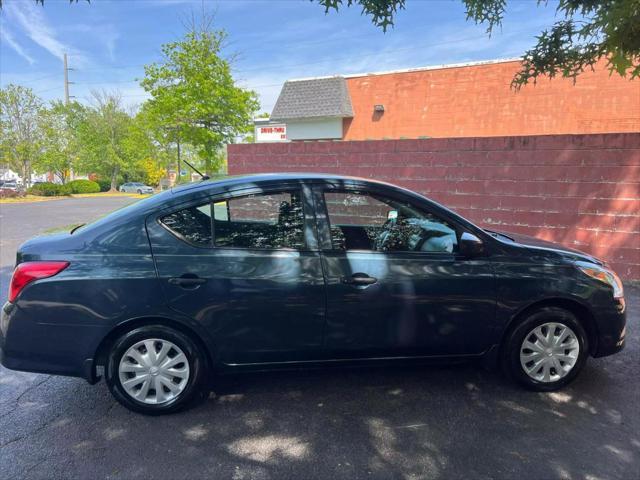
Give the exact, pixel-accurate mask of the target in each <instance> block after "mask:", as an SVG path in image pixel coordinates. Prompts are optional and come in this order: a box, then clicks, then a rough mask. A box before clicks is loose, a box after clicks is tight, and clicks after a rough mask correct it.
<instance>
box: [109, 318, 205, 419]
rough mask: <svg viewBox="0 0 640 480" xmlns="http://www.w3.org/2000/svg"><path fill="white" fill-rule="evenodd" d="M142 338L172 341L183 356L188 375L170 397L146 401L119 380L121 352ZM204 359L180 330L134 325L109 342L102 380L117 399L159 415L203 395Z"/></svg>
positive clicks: (181, 408)
mask: <svg viewBox="0 0 640 480" xmlns="http://www.w3.org/2000/svg"><path fill="white" fill-rule="evenodd" d="M146 339H160V340H167V341H169V342H171V343H173V344H174V345H176V346H177V347H178V348H180V350H182V352H183V353H184V355H185V356H186V357H187V361H188V368H189V378H188V380H187V384H186V386H185V387H184V389H183V390H182V392H180V393H179V394H178V395H176V396H175V397H174V398H173V399H171V400H169V401H167V402H166V403H161V404H148V403H144V402H142V401H139V400H137V399H135V398H133V397H132V396H131V395H129V394H128V393H127V392H126V390H125V388H124V387H123V386H122V383H121V381H120V375H119V372H118V367H119V365H120V361H121V359H122V357H123V355H124V354H125V353H126V352H127V350H129V348H130V347H132V346H133V345H135V344H136V343H138V342H140V341H142V340H146ZM206 370H207V362H206V356H205V354H204V352H202V350H201V349H200V348H199V347H198V345H197V344H196V343H195V342H194V341H193V340H192V339H191V338H190V337H189V336H188V335H185V334H184V333H182V332H180V331H177V330H174V329H173V328H170V327H167V326H164V325H146V326H142V327H138V328H135V329H133V330H131V331H129V332H127V333H125V334H124V335H122V336H121V337H120V338H118V339H117V340H116V341H115V342H114V343H113V345H112V347H111V351H110V352H109V356H108V359H107V364H106V367H105V380H106V382H107V385H108V386H109V390H110V391H111V393H112V394H113V396H114V397H115V398H116V400H117V401H118V402H120V403H121V404H122V405H124V406H125V407H127V408H128V409H129V410H133V411H134V412H138V413H143V414H145V415H163V414H169V413H175V412H178V411H180V410H183V409H185V408H188V407H189V406H191V405H192V404H193V403H195V402H196V401H197V400H199V399H202V398H204V396H205V394H206V391H205V390H206V389H205V386H206V385H207V382H206V375H207V372H206Z"/></svg>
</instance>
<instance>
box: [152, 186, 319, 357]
mask: <svg viewBox="0 0 640 480" xmlns="http://www.w3.org/2000/svg"><path fill="white" fill-rule="evenodd" d="M310 195H311V194H310V191H309V189H308V188H307V187H305V186H303V185H299V184H298V185H296V186H284V187H279V188H277V187H274V188H259V189H258V188H253V189H244V190H241V191H235V192H231V193H227V194H224V195H220V196H214V197H212V198H209V199H207V200H205V201H203V200H200V201H198V202H194V203H191V204H187V205H183V206H180V207H179V208H174V209H173V210H171V211H166V212H163V213H162V214H161V215H158V216H156V217H154V218H152V219H149V220H148V221H147V228H148V231H149V235H150V239H151V242H152V248H153V255H154V259H155V262H156V268H157V272H158V276H159V278H160V280H161V284H162V289H163V292H162V293H163V295H164V296H165V298H166V300H167V302H168V304H169V305H170V307H171V308H172V309H174V310H176V311H177V312H180V313H182V314H185V315H188V316H189V317H191V318H193V319H194V320H195V321H197V322H199V323H200V324H201V325H203V326H204V327H205V328H206V329H207V331H208V333H209V334H210V335H209V336H210V338H212V339H213V341H214V343H215V349H216V352H217V355H218V358H219V359H220V360H221V361H222V362H223V363H227V364H248V363H264V362H288V361H296V360H313V359H318V358H320V355H321V347H322V335H323V327H324V310H325V297H324V279H323V275H322V265H321V259H320V254H319V252H318V248H317V239H316V236H315V225H314V222H313V211H312V209H311V204H310V201H311V197H310Z"/></svg>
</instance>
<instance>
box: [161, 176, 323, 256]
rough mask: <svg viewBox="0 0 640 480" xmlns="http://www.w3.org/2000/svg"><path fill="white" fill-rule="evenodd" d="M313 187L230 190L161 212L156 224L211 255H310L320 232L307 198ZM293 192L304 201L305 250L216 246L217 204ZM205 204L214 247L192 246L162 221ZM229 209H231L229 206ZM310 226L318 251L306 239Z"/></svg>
mask: <svg viewBox="0 0 640 480" xmlns="http://www.w3.org/2000/svg"><path fill="white" fill-rule="evenodd" d="M309 189H310V186H309V185H305V184H296V185H291V184H288V185H280V186H276V185H274V186H268V187H264V188H256V187H253V186H252V187H249V188H247V187H244V188H240V189H237V190H230V191H226V192H220V193H216V194H213V195H207V196H203V197H202V198H200V199H199V200H198V201H195V200H190V201H188V202H184V203H182V204H180V205H178V206H176V207H174V208H171V209H167V210H166V211H162V212H160V213H158V214H156V215H155V220H156V223H158V224H159V225H160V226H161V227H162V228H164V229H165V230H167V231H168V232H169V233H170V234H171V235H173V236H174V237H175V238H176V239H178V240H180V241H181V242H183V243H185V244H187V245H189V246H190V247H194V248H199V249H202V250H209V251H213V250H242V251H250V252H287V253H293V252H297V253H308V252H314V251H317V250H318V247H317V231H316V227H315V212H314V210H313V203H311V202H309V201H308V197H307V196H308V195H310V191H309ZM293 191H298V192H300V199H301V201H302V215H303V217H302V225H303V233H302V237H303V244H304V248H300V249H298V248H291V247H284V248H282V247H281V248H258V247H232V246H229V247H220V246H216V244H215V225H214V221H215V218H214V204H215V203H217V202H222V201H227V200H231V199H234V198H242V197H248V196H251V195H261V194H264V195H270V194H277V193H288V192H293ZM206 204H209V206H210V208H211V224H212V225H211V245H199V244H196V243H194V242H191V241H190V240H188V239H187V238H186V237H185V236H184V235H182V234H180V233H179V232H176V231H174V230H172V229H171V228H169V226H167V225H165V224H164V222H163V221H162V219H163V218H164V217H167V216H169V215H172V214H173V213H176V212H179V211H181V210H185V209H187V208H191V207H198V206H204V205H206ZM227 208H229V207H228V205H227ZM309 209H311V211H309ZM310 222H313V234H314V235H315V241H314V243H315V244H316V248H315V249H314V248H312V247H310V245H309V239H308V238H307V230H308V228H307V227H308V224H310Z"/></svg>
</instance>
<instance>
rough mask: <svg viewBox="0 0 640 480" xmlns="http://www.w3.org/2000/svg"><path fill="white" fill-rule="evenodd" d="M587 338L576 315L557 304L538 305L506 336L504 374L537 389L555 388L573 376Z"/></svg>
mask: <svg viewBox="0 0 640 480" xmlns="http://www.w3.org/2000/svg"><path fill="white" fill-rule="evenodd" d="M588 348H589V347H588V340H587V335H586V333H585V330H584V328H583V327H582V325H581V324H580V322H579V320H578V319H577V318H576V316H575V315H574V314H573V313H571V312H569V311H568V310H565V309H562V308H558V307H545V308H541V309H539V310H537V311H535V312H533V313H531V314H530V315H528V316H527V317H526V318H525V319H524V321H522V322H521V323H520V324H519V325H518V326H517V327H516V328H515V329H514V330H513V331H512V332H511V334H510V335H509V336H508V338H507V340H506V344H505V349H504V358H503V362H504V367H505V369H506V371H507V374H508V375H509V376H510V377H511V378H513V379H515V380H516V381H517V382H519V383H520V384H522V385H524V386H525V387H527V388H529V389H532V390H537V391H553V390H558V389H560V388H562V387H564V386H565V385H567V384H568V383H570V382H571V381H572V380H574V379H575V378H576V377H577V376H578V374H579V373H580V370H582V368H583V367H584V364H585V362H586V359H587V356H588Z"/></svg>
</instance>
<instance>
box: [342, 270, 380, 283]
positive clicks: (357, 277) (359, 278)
mask: <svg viewBox="0 0 640 480" xmlns="http://www.w3.org/2000/svg"><path fill="white" fill-rule="evenodd" d="M377 281H378V279H377V278H376V277H370V276H369V275H367V274H366V273H354V274H353V275H351V276H350V277H343V278H342V283H346V284H347V285H358V286H359V285H373V284H374V283H376V282H377Z"/></svg>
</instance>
